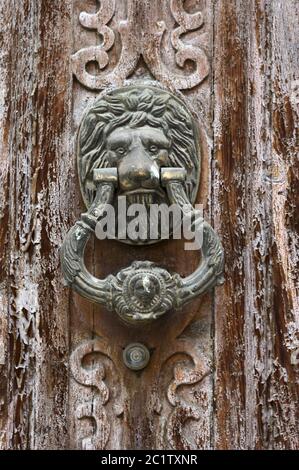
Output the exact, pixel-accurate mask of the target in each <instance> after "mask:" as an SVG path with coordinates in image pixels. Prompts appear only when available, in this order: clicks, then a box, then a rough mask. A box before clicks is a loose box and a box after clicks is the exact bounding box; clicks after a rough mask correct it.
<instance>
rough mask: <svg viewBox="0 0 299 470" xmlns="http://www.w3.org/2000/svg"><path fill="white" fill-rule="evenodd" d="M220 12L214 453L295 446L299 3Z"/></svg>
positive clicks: (222, 7) (223, 5) (234, 6)
mask: <svg viewBox="0 0 299 470" xmlns="http://www.w3.org/2000/svg"><path fill="white" fill-rule="evenodd" d="M215 5H216V6H215V48H214V55H215V57H214V64H215V81H214V86H215V88H214V89H215V123H214V129H215V131H214V132H215V133H214V137H215V147H214V152H215V185H214V188H215V189H214V219H215V226H216V229H217V230H219V231H221V233H222V239H223V243H224V249H225V254H226V260H227V262H226V285H225V286H224V287H223V290H222V292H221V290H217V291H216V300H215V367H216V373H215V403H216V406H215V447H216V448H221V449H223V448H236V449H240V448H241V449H244V448H249V449H255V448H262V449H272V448H285V449H288V448H296V446H298V439H297V437H296V436H297V432H296V430H295V427H296V425H295V422H296V417H295V416H296V410H295V407H296V403H298V379H296V370H295V369H296V365H295V364H292V358H294V357H295V351H296V348H298V340H297V338H296V334H298V326H297V325H298V324H296V321H297V322H298V304H297V302H298V292H296V288H298V286H296V281H295V279H296V276H295V274H294V273H295V269H296V266H295V265H296V263H297V262H298V255H297V254H296V253H297V252H298V238H297V237H298V234H297V233H296V229H297V228H298V227H296V223H295V222H294V221H295V217H294V214H295V213H296V212H295V211H296V201H297V199H296V191H298V184H297V187H296V178H297V176H295V175H296V172H295V165H294V163H295V155H297V153H296V148H295V138H296V134H295V133H296V124H295V120H296V119H297V117H296V112H295V103H294V93H293V95H292V83H293V84H294V81H295V76H294V74H295V71H296V66H297V70H298V65H297V64H296V59H295V54H296V52H295V31H296V25H295V18H296V16H297V13H296V6H295V3H294V2H293V1H287V2H283V4H282V2H279V1H275V2H267V1H261V0H260V1H251V2H246V1H244V2H243V1H238V2H223V1H218V2H216V4H215ZM293 18H294V19H293ZM292 97H293V100H292ZM297 105H298V102H297ZM297 122H298V121H297ZM297 151H298V149H297ZM297 158H298V155H297ZM297 162H298V160H296V164H298V163H297ZM295 188H297V189H295ZM290 201H292V202H291V203H290ZM297 211H298V208H297ZM296 250H297V251H296ZM293 362H294V361H293ZM295 362H296V361H295ZM296 380H297V383H296Z"/></svg>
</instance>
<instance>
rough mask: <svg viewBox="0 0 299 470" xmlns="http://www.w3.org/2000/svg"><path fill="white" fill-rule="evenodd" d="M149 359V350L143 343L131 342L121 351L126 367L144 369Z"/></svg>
mask: <svg viewBox="0 0 299 470" xmlns="http://www.w3.org/2000/svg"><path fill="white" fill-rule="evenodd" d="M149 360H150V352H149V350H148V349H147V347H146V346H144V344H141V343H131V344H129V345H128V346H127V347H126V348H125V349H124V351H123V361H124V363H125V365H126V366H127V367H128V369H131V370H141V369H144V368H145V367H146V366H147V364H148V363H149Z"/></svg>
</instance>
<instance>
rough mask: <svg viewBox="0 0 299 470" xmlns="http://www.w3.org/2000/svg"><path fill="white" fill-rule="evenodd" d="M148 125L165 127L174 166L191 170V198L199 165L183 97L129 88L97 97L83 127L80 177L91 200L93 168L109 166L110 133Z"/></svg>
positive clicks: (194, 139)
mask: <svg viewBox="0 0 299 470" xmlns="http://www.w3.org/2000/svg"><path fill="white" fill-rule="evenodd" d="M146 125H147V126H152V127H156V128H159V129H162V130H163V131H164V133H165V135H166V136H167V137H168V138H169V139H170V141H171V148H170V150H169V160H170V162H171V166H174V167H185V168H186V169H187V170H188V174H189V178H188V181H187V182H186V190H187V194H188V195H189V197H191V194H192V192H193V190H194V188H195V186H196V182H195V181H193V180H192V178H190V175H191V170H192V168H194V167H195V168H197V167H198V165H199V160H198V158H199V157H198V149H197V148H196V137H195V128H194V123H193V118H192V115H191V114H190V113H189V112H188V111H187V109H186V107H185V106H184V105H183V103H182V102H181V101H180V100H178V99H176V98H175V97H174V96H173V95H171V94H170V93H168V92H166V91H164V90H162V89H159V88H153V87H152V88H150V87H146V88H142V87H131V88H130V87H128V89H125V88H122V89H121V90H117V92H116V93H115V92H112V93H110V94H107V95H105V96H102V97H101V98H100V99H98V100H97V101H96V102H95V104H94V105H93V107H92V108H91V109H90V110H89V111H88V112H87V114H86V115H85V117H84V119H83V122H82V124H81V126H80V130H79V142H78V143H79V149H80V150H79V152H80V153H79V165H80V178H81V184H82V185H83V186H85V187H87V188H88V194H87V195H86V196H87V199H88V200H89V201H88V202H89V203H90V202H91V200H92V198H93V194H94V186H93V182H92V172H93V170H94V169H95V168H103V167H107V166H108V161H107V147H106V139H107V136H108V135H109V134H110V133H111V132H112V131H114V130H115V129H117V128H118V127H124V126H128V127H131V128H136V127H142V126H146Z"/></svg>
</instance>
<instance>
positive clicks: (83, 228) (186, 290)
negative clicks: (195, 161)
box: [61, 168, 224, 323]
mask: <svg viewBox="0 0 299 470" xmlns="http://www.w3.org/2000/svg"><path fill="white" fill-rule="evenodd" d="M94 179H95V181H96V184H97V191H96V197H95V199H94V201H93V203H92V205H91V207H90V208H89V210H88V212H86V213H84V214H82V215H81V220H80V221H77V222H76V223H75V225H74V226H73V227H72V228H71V229H70V231H69V232H68V233H67V235H66V237H65V240H64V242H63V245H62V248H61V265H62V271H63V274H64V277H65V279H66V282H67V284H68V285H69V286H70V287H72V288H73V289H74V290H75V291H77V292H78V293H79V294H80V295H82V296H83V297H86V298H88V299H89V300H91V301H94V302H97V303H100V304H104V305H105V306H106V308H108V309H109V310H115V311H116V313H117V314H118V315H119V317H120V318H121V319H122V320H124V321H126V322H130V323H132V322H134V323H141V322H144V321H150V320H154V319H156V318H159V317H161V316H162V315H163V314H165V313H166V312H167V311H169V310H170V309H172V308H174V309H178V308H180V307H182V306H183V305H185V304H186V303H187V302H190V301H191V300H192V299H193V298H194V297H197V296H198V295H200V294H203V293H204V292H206V291H208V290H210V289H212V288H213V287H214V286H215V285H218V284H221V283H222V282H223V278H222V272H223V263H224V253H223V248H222V245H221V243H220V240H219V238H218V236H217V234H216V233H215V231H214V230H213V229H212V227H211V226H210V225H209V224H208V223H207V222H206V221H205V220H204V219H203V218H202V217H199V215H198V214H197V213H196V211H195V209H194V208H193V206H192V205H191V204H190V202H189V199H188V197H187V195H186V193H185V190H184V186H183V179H184V169H180V168H163V169H161V183H162V185H163V186H164V187H165V188H166V190H167V193H168V197H169V200H170V202H171V203H172V204H173V203H175V204H178V206H179V207H180V208H181V210H182V212H183V213H189V214H190V213H192V214H193V215H194V224H196V227H197V228H199V227H200V228H201V229H202V235H203V241H202V247H201V251H202V257H201V261H200V263H199V266H198V267H197V269H196V270H195V271H194V272H193V273H192V274H191V275H189V276H187V277H185V278H182V277H181V276H180V275H179V274H176V273H175V274H171V273H170V272H168V271H167V270H166V269H163V268H160V267H159V266H156V265H155V264H154V263H152V262H150V261H135V262H133V263H132V265H131V266H129V267H127V268H124V269H122V270H121V271H119V272H118V273H117V274H116V275H115V276H114V275H109V276H108V277H106V278H105V279H98V278H96V277H94V276H93V275H91V274H90V273H89V272H88V270H87V269H86V267H85V264H84V250H85V247H86V244H87V242H88V240H89V237H90V236H91V235H92V234H93V233H94V231H95V227H96V223H97V221H98V220H99V218H100V217H101V215H102V214H103V212H104V211H105V207H106V205H107V204H111V203H112V201H113V199H114V192H115V188H116V186H117V170H116V169H115V168H106V169H101V170H96V172H95V178H94Z"/></svg>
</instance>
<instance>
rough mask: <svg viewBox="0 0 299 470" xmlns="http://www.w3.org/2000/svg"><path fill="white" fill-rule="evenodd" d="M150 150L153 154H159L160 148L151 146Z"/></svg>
mask: <svg viewBox="0 0 299 470" xmlns="http://www.w3.org/2000/svg"><path fill="white" fill-rule="evenodd" d="M149 149H150V152H152V153H156V152H158V147H157V145H151V146H150V148H149Z"/></svg>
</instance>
